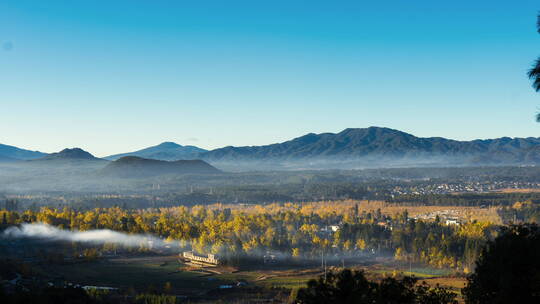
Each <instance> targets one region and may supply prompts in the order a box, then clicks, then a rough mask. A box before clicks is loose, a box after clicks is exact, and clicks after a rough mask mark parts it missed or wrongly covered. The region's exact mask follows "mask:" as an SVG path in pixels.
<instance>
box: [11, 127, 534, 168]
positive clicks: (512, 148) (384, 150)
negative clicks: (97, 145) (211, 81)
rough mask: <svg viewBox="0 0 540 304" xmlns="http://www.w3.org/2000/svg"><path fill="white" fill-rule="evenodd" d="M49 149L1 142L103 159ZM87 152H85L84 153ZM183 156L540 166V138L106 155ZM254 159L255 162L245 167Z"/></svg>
mask: <svg viewBox="0 0 540 304" xmlns="http://www.w3.org/2000/svg"><path fill="white" fill-rule="evenodd" d="M81 151H82V150H80V151H78V150H77V151H71V150H69V149H68V150H64V151H61V152H59V153H53V154H49V155H47V154H45V153H41V152H37V151H28V150H23V149H19V148H16V147H12V146H6V145H0V161H3V162H8V161H9V162H13V161H16V160H28V159H38V158H41V159H42V160H48V159H49V160H50V159H56V158H59V157H60V158H71V159H77V158H79V159H82V158H86V159H97V158H95V157H93V156H91V155H90V154H89V153H88V154H85V153H87V152H84V151H82V152H81ZM83 152H84V153H83ZM126 156H136V157H138V158H140V159H146V160H150V159H154V160H161V161H169V162H170V161H177V160H186V159H201V160H205V161H207V162H210V163H211V164H215V165H217V166H218V167H220V168H227V169H230V168H236V167H238V168H242V167H244V168H248V167H249V169H251V170H253V169H268V168H274V169H279V168H321V169H322V168H357V167H392V166H428V165H429V166H478V165H540V138H535V137H529V138H509V137H502V138H497V139H485V140H472V141H457V140H451V139H446V138H442V137H428V138H422V137H416V136H414V135H411V134H408V133H405V132H402V131H398V130H394V129H389V128H380V127H369V128H351V129H345V130H343V131H342V132H339V133H321V134H314V133H310V134H306V135H304V136H301V137H298V138H294V139H292V140H289V141H285V142H282V143H276V144H271V145H263V146H245V147H233V146H228V147H224V148H219V149H215V150H211V151H207V150H205V149H201V148H198V147H195V146H182V145H179V144H176V143H172V142H165V143H162V144H159V145H157V146H152V147H149V148H146V149H142V150H139V151H134V152H129V153H122V154H116V155H111V156H108V157H105V159H107V160H118V159H121V158H123V157H126ZM246 164H248V165H249V166H247V167H246V166H244V165H246Z"/></svg>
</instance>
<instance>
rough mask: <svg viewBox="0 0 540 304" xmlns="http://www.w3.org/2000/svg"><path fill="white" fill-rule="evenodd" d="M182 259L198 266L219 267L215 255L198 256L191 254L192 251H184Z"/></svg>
mask: <svg viewBox="0 0 540 304" xmlns="http://www.w3.org/2000/svg"><path fill="white" fill-rule="evenodd" d="M182 257H183V258H184V259H185V260H187V261H188V262H189V263H192V264H196V265H200V266H217V265H219V258H217V257H216V256H215V255H213V254H211V253H209V254H207V255H198V254H195V253H193V251H184V252H183V253H182Z"/></svg>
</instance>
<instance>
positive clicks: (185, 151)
mask: <svg viewBox="0 0 540 304" xmlns="http://www.w3.org/2000/svg"><path fill="white" fill-rule="evenodd" d="M203 152H207V150H205V149H201V148H199V147H195V146H182V145H179V144H177V143H173V142H164V143H161V144H159V145H157V146H152V147H148V148H145V149H142V150H138V151H134V152H128V153H121V154H115V155H110V156H107V157H105V159H108V160H117V159H119V158H122V157H124V156H138V157H142V158H147V159H157V160H167V161H173V160H180V159H192V158H195V157H196V156H197V155H198V154H200V153H203Z"/></svg>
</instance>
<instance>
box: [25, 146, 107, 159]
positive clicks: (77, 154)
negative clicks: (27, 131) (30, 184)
mask: <svg viewBox="0 0 540 304" xmlns="http://www.w3.org/2000/svg"><path fill="white" fill-rule="evenodd" d="M52 160H67V161H85V160H86V161H105V160H103V159H100V158H97V157H95V156H94V155H92V154H90V153H88V152H86V151H84V150H83V149H81V148H73V149H64V150H62V151H60V152H57V153H51V154H48V155H46V156H44V157H41V158H38V159H34V160H33V161H34V162H38V161H52Z"/></svg>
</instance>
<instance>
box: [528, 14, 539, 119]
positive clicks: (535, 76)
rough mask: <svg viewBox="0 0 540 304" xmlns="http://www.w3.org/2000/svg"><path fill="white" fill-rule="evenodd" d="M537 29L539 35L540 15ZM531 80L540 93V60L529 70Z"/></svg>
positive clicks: (537, 116) (537, 117)
mask: <svg viewBox="0 0 540 304" xmlns="http://www.w3.org/2000/svg"><path fill="white" fill-rule="evenodd" d="M536 27H537V30H538V33H540V15H538V20H537V22H536ZM528 75H529V78H530V79H531V80H532V81H533V88H534V89H535V90H536V91H537V92H539V91H540V58H538V59H536V62H535V63H534V65H533V67H532V68H531V69H530V70H529V73H528ZM536 121H538V122H540V113H538V114H537V115H536Z"/></svg>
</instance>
